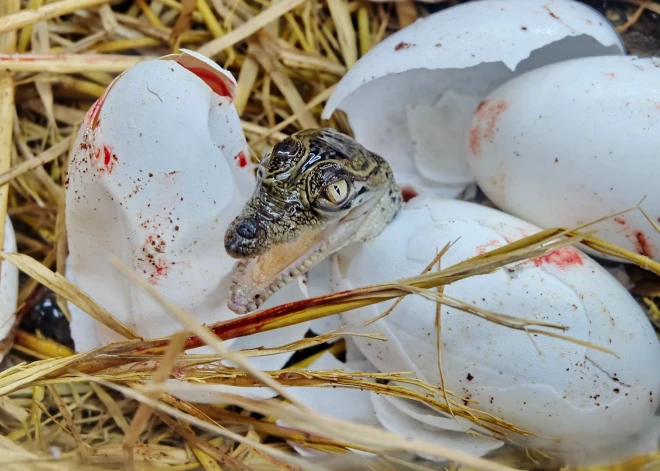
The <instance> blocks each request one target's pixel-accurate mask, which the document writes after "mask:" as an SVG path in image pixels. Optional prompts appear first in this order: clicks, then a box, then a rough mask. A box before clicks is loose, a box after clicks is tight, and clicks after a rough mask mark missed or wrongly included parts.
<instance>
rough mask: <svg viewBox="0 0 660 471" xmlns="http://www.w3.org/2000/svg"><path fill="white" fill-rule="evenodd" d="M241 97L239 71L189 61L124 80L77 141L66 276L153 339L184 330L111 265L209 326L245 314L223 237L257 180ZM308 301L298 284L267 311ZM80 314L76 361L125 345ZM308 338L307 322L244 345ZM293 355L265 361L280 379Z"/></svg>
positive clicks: (171, 60)
mask: <svg viewBox="0 0 660 471" xmlns="http://www.w3.org/2000/svg"><path fill="white" fill-rule="evenodd" d="M235 92H236V83H235V80H234V78H233V77H232V76H231V74H230V73H229V72H227V71H225V70H223V69H221V68H220V67H219V66H218V65H217V64H215V63H214V62H212V61H210V60H209V59H207V58H206V57H204V56H201V55H199V54H197V53H194V52H190V51H183V53H182V54H176V55H171V56H166V57H164V58H162V59H160V60H153V61H146V62H142V63H140V64H138V65H136V66H134V67H133V68H131V69H129V70H128V71H126V72H125V73H123V74H122V75H121V76H120V77H118V78H117V79H116V80H115V81H114V82H113V83H112V84H111V85H110V87H108V90H107V91H106V93H105V94H104V95H103V96H102V97H101V98H100V99H99V100H98V101H97V103H96V104H95V105H94V106H93V107H92V109H91V110H90V111H89V112H88V113H87V116H86V119H85V122H84V123H83V125H82V127H81V129H80V132H79V134H78V138H77V140H76V143H75V145H74V148H73V152H72V156H71V164H70V167H69V179H68V188H67V192H66V197H67V207H66V222H67V229H68V237H69V249H70V258H69V269H68V271H67V276H68V278H69V279H70V280H71V281H73V282H74V283H76V284H77V285H78V286H79V287H80V288H82V289H83V290H84V291H85V292H86V293H88V294H89V295H90V296H91V297H92V298H93V299H95V300H96V301H97V302H98V303H99V304H101V305H102V306H103V307H105V308H106V309H107V310H108V311H110V313H111V314H113V315H114V316H115V317H116V318H118V319H119V320H120V321H122V322H123V323H124V324H126V325H127V326H129V327H130V328H132V329H133V330H135V331H136V332H137V333H138V334H139V335H141V336H143V337H144V338H153V337H161V336H166V335H171V334H173V333H174V332H177V331H180V330H181V329H182V326H181V325H180V324H179V323H178V322H176V321H174V320H172V318H171V317H170V316H169V315H168V314H167V312H166V311H165V310H164V309H163V308H162V307H161V306H160V305H159V304H158V303H157V302H156V301H154V300H153V299H152V298H151V297H150V296H149V295H148V294H146V293H145V292H144V291H142V290H141V289H140V288H139V287H137V286H136V285H135V284H134V283H133V282H131V281H130V280H128V279H127V278H125V277H124V276H122V275H121V274H120V273H118V272H117V271H116V270H115V269H114V268H113V267H112V266H111V265H110V263H109V256H110V255H111V254H112V255H115V256H117V257H118V258H119V259H120V260H121V261H122V262H123V263H124V264H126V265H127V266H129V267H130V268H132V269H133V270H134V271H135V273H136V274H137V275H138V276H140V277H142V278H143V279H144V280H146V281H148V282H149V283H151V284H152V285H153V286H154V287H156V288H157V289H158V291H159V292H160V293H161V294H162V295H164V296H165V297H166V298H167V299H169V300H170V301H172V302H174V303H176V304H177V305H179V306H181V307H183V308H184V309H186V310H187V311H188V312H190V313H191V314H193V315H194V316H195V318H196V319H197V320H198V321H199V322H200V323H203V324H211V323H214V322H219V321H222V320H227V319H232V318H234V317H235V316H236V314H234V313H233V312H231V311H230V310H229V309H228V308H227V305H226V304H227V296H228V291H229V286H230V284H231V277H232V275H231V271H232V267H233V265H234V263H235V260H234V259H232V258H230V257H229V256H228V255H227V254H226V252H225V250H224V246H223V237H224V233H225V230H226V229H227V227H228V225H229V223H230V222H231V221H232V220H233V219H234V218H235V217H236V216H237V215H238V213H239V212H240V209H241V206H242V205H243V204H244V203H245V202H246V201H247V199H248V197H249V196H250V195H251V193H252V191H253V189H254V186H255V178H254V175H253V169H252V168H251V164H250V161H249V157H248V156H249V154H248V152H249V151H248V147H247V143H246V141H245V136H244V134H243V132H242V129H241V124H240V119H239V117H238V114H237V112H236V110H235V108H234V105H233V99H234V97H235ZM302 297H303V292H302V291H301V289H300V287H299V285H297V284H296V283H291V284H290V285H287V286H286V287H285V288H284V289H282V290H280V291H279V292H278V293H277V294H276V296H274V297H273V298H272V299H271V300H269V302H270V303H271V305H276V304H278V303H282V302H286V301H292V300H295V299H301V298H302ZM70 307H71V310H72V315H73V322H72V331H73V339H74V342H75V344H76V349H77V350H78V351H85V350H88V349H90V348H95V347H97V346H99V345H103V344H106V343H109V342H111V341H116V340H120V337H119V336H118V335H117V334H116V333H114V332H112V331H110V329H108V328H106V327H105V326H102V325H100V324H98V323H96V322H95V321H93V320H91V319H90V318H89V316H87V315H86V314H85V313H83V312H81V311H80V310H79V309H77V308H76V307H75V306H70ZM306 329H307V326H306V325H305V324H301V325H298V326H293V327H292V328H289V329H282V330H278V331H277V335H273V334H272V333H265V334H260V335H255V336H251V337H249V338H247V339H241V340H239V341H237V346H238V348H246V346H248V347H249V346H266V347H275V346H279V345H282V344H286V343H288V342H292V341H295V340H298V339H300V338H302V337H303V336H304V333H305V331H306ZM196 351H197V352H202V351H205V352H209V351H210V349H207V348H204V349H199V350H196ZM290 356H291V354H283V355H277V356H274V357H265V358H266V359H259V360H257V363H259V364H260V365H261V366H263V367H268V366H271V367H272V368H274V369H277V368H279V367H281V366H282V365H283V364H284V363H285V362H286V361H287V359H288V358H289V357H290ZM273 360H274V362H273Z"/></svg>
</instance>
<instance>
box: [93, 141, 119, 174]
mask: <svg viewBox="0 0 660 471" xmlns="http://www.w3.org/2000/svg"><path fill="white" fill-rule="evenodd" d="M98 156H99V155H98V154H97V157H98ZM118 160H119V159H118V158H117V156H116V155H115V154H113V153H112V147H110V146H103V167H102V168H101V171H107V172H108V173H112V170H113V169H114V168H115V162H117V161H118Z"/></svg>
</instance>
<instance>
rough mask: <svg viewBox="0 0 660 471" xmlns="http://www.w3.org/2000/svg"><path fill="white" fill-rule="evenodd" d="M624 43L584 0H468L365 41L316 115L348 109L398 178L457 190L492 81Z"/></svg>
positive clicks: (449, 192) (465, 178) (448, 192)
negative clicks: (367, 46)
mask: <svg viewBox="0 0 660 471" xmlns="http://www.w3.org/2000/svg"><path fill="white" fill-rule="evenodd" d="M623 52H624V48H623V45H622V43H621V40H620V38H619V37H618V35H617V33H616V31H615V30H614V29H613V28H612V26H611V25H610V24H609V22H608V21H607V20H606V19H605V18H603V17H602V16H601V15H600V14H599V13H598V12H596V11H595V10H593V9H592V8H591V7H589V6H587V5H584V4H582V3H578V2H575V1H572V0H555V1H553V2H547V1H546V0H483V1H478V2H469V3H464V4H461V5H457V6H454V7H451V8H447V9H445V10H442V11H439V12H437V13H435V14H432V15H430V16H428V17H426V18H423V19H419V20H417V21H416V22H415V23H413V24H412V25H410V26H407V27H405V28H403V29H401V30H400V31H398V32H396V33H395V34H393V35H391V36H389V37H388V38H386V39H385V40H383V41H382V42H381V43H379V44H378V45H376V46H375V47H374V48H373V49H371V50H370V51H369V52H368V53H367V54H366V55H364V57H362V58H361V59H360V60H359V61H358V62H357V63H356V64H355V66H354V67H353V68H351V69H350V70H349V71H348V73H347V74H346V75H345V76H344V77H343V78H342V80H341V81H340V82H339V84H338V85H337V89H336V90H335V92H334V93H333V94H332V96H331V97H330V99H329V100H328V102H327V104H326V107H325V109H324V110H323V114H322V117H323V118H325V119H327V118H329V117H330V116H331V115H332V113H333V112H334V111H335V110H336V109H341V110H342V111H344V112H345V113H346V114H347V116H348V119H349V122H350V125H351V127H352V129H353V132H354V133H355V137H356V139H357V140H358V142H360V143H361V144H363V145H364V146H366V147H367V148H368V149H370V150H371V151H373V152H376V153H377V154H380V155H381V156H383V157H384V158H386V159H387V160H388V161H389V163H390V164H391V165H392V167H393V170H394V173H395V176H396V178H397V181H398V182H399V183H402V184H408V185H413V186H415V187H416V188H418V189H419V190H428V191H432V192H434V193H435V194H436V195H440V196H443V197H455V196H457V195H458V194H459V193H460V191H461V190H462V189H463V188H464V187H465V185H466V184H468V183H470V182H472V181H474V178H473V177H472V175H471V174H470V171H469V168H468V163H467V162H466V158H465V157H466V156H465V150H464V146H463V143H464V138H465V134H466V130H467V124H468V122H469V120H470V117H471V115H472V113H473V111H474V110H475V108H476V107H477V105H478V104H479V102H480V101H481V100H482V99H483V98H484V97H485V96H486V95H487V94H488V93H489V92H490V91H492V90H494V89H495V88H496V87H497V86H499V85H501V84H502V83H504V82H506V81H507V80H509V79H511V78H513V77H515V76H517V75H520V74H521V73H524V72H525V71H528V70H532V69H535V68H537V67H540V66H543V65H546V64H549V63H554V62H558V61H562V60H568V59H572V58H576V57H585V56H593V55H606V54H610V55H612V54H623Z"/></svg>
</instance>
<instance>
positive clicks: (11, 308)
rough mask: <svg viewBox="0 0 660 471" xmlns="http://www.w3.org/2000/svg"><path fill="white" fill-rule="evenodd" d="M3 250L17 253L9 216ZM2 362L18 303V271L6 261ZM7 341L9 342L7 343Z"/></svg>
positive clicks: (0, 272) (0, 271) (1, 277)
mask: <svg viewBox="0 0 660 471" xmlns="http://www.w3.org/2000/svg"><path fill="white" fill-rule="evenodd" d="M2 250H3V251H4V252H7V253H12V252H16V235H15V233H14V226H13V225H12V223H11V219H9V216H6V217H5V240H4V244H3V247H2ZM0 263H1V264H2V267H1V268H0V360H1V359H2V358H4V355H5V353H7V351H8V350H9V348H11V345H12V343H13V339H9V338H8V337H9V335H10V334H11V331H12V329H13V327H14V325H15V324H16V308H17V307H18V306H17V303H18V269H17V268H16V267H15V266H14V265H12V264H11V263H9V262H8V261H6V260H3V261H2V262H0ZM5 341H8V343H6V342H5Z"/></svg>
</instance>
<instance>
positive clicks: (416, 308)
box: [335, 197, 660, 464]
mask: <svg viewBox="0 0 660 471" xmlns="http://www.w3.org/2000/svg"><path fill="white" fill-rule="evenodd" d="M538 231H539V229H538V228H537V227H536V226H533V225H531V224H529V223H527V222H524V221H522V220H520V219H517V218H515V217H513V216H510V215H507V214H505V213H502V212H500V211H498V210H495V209H491V208H487V207H484V206H480V205H477V204H472V203H466V202H461V201H455V200H438V199H428V198H424V197H418V198H415V199H413V200H412V201H411V202H410V203H408V205H407V206H406V208H405V209H404V210H402V211H401V212H400V213H399V214H398V215H397V217H396V218H395V219H394V220H393V221H392V223H391V224H390V225H389V226H388V227H387V228H386V229H385V231H384V232H383V233H382V234H381V235H380V236H379V237H378V238H377V239H375V240H374V241H373V242H371V243H368V244H353V245H352V246H349V247H347V248H345V249H344V250H342V251H341V252H340V253H339V256H338V259H337V269H338V271H339V273H341V275H338V274H337V273H336V274H335V276H341V277H343V282H344V283H345V284H344V285H343V286H342V288H344V289H346V288H357V287H362V286H367V285H372V284H376V283H383V282H389V281H392V280H396V279H401V278H406V277H410V276H415V275H418V274H420V273H421V272H422V271H423V270H424V268H425V266H426V265H427V264H428V263H429V261H430V260H432V259H433V257H434V256H435V255H436V253H437V252H436V251H437V250H438V249H439V248H442V247H444V246H445V244H447V243H449V242H455V244H454V245H453V246H452V247H451V248H450V249H449V251H448V252H447V253H446V254H445V255H444V256H443V258H442V266H443V267H449V266H451V265H454V264H456V263H458V262H460V261H463V260H466V259H468V258H471V257H473V256H475V255H477V254H481V253H484V252H487V251H490V250H493V249H495V248H497V247H501V246H503V245H506V244H507V243H508V242H512V241H515V240H518V239H521V238H522V237H524V236H527V235H530V234H533V233H536V232H538ZM445 294H446V295H448V296H451V297H453V298H457V299H460V300H462V301H465V302H467V303H469V304H471V305H475V306H477V307H480V308H484V309H488V310H491V311H495V312H498V313H503V314H509V315H513V316H518V317H524V318H528V319H534V320H538V321H544V322H549V323H554V324H561V325H564V326H567V327H568V328H569V330H568V331H567V332H566V334H567V335H569V336H571V337H573V338H576V339H579V340H584V341H588V342H592V343H594V344H597V345H601V346H603V347H606V348H609V349H612V350H613V351H614V352H615V353H616V355H610V354H607V353H603V352H600V351H597V350H592V349H587V348H585V347H582V346H579V345H576V344H573V343H569V342H567V341H564V340H559V339H555V338H551V337H547V336H543V335H538V336H536V335H535V336H534V337H533V341H534V342H532V341H531V340H530V337H528V336H527V335H526V334H525V333H524V332H521V331H517V330H512V329H508V328H506V327H503V326H499V325H496V324H493V323H490V322H487V321H485V320H483V319H481V318H478V317H475V316H472V315H469V314H466V313H463V312H460V311H458V310H456V309H453V308H447V307H443V308H442V360H443V369H444V378H445V383H446V386H447V388H448V389H449V390H451V391H453V392H454V393H456V394H458V395H460V396H462V397H465V398H468V399H471V400H474V401H478V404H475V403H472V404H470V406H471V407H474V408H477V409H480V410H483V411H485V412H488V413H491V414H493V415H495V416H499V417H502V418H503V419H504V420H507V421H510V422H512V423H514V424H515V425H516V426H518V427H520V428H522V429H525V430H528V431H531V432H533V433H536V434H539V435H542V437H540V436H537V437H534V436H530V437H522V436H513V437H512V438H515V440H516V441H517V442H518V443H519V444H521V445H526V446H531V447H537V448H542V449H544V450H546V451H548V452H552V453H557V454H559V455H561V456H562V457H564V458H565V459H567V460H568V461H569V462H571V463H576V464H581V463H590V462H594V461H598V460H600V459H605V460H607V459H609V458H611V457H612V456H613V455H617V456H619V455H618V454H624V455H625V454H627V453H628V452H630V450H639V446H638V445H639V443H640V442H639V440H640V437H643V435H644V434H643V433H642V432H643V431H645V430H646V429H647V427H650V421H651V418H652V416H653V414H654V412H655V410H656V406H657V404H658V400H659V399H658V395H659V394H660V373H659V372H658V371H657V368H656V365H658V363H659V362H660V343H659V342H658V339H657V337H656V335H655V333H654V331H653V328H652V326H651V324H650V323H649V320H648V319H647V318H646V316H645V314H644V312H643V311H642V310H641V308H640V306H639V305H638V304H637V303H636V301H635V300H634V299H633V298H632V297H631V296H630V294H629V293H628V292H627V291H626V290H625V289H624V288H623V287H622V286H621V285H620V284H619V283H618V282H617V281H616V280H615V279H614V278H613V277H612V276H611V275H610V274H609V273H608V272H607V271H606V270H605V269H603V268H602V267H601V266H600V265H598V264H597V263H596V262H595V261H593V260H592V259H591V258H589V257H588V256H587V255H585V254H584V253H582V252H580V251H578V250H577V249H574V248H571V247H567V248H562V249H560V250H557V251H555V252H553V253H551V254H548V255H545V256H543V257H540V258H538V259H536V260H531V261H523V262H519V263H516V264H512V265H510V266H507V267H506V268H501V269H499V270H497V271H495V272H493V273H491V274H488V275H482V276H476V277H472V278H468V279H465V280H462V281H459V282H456V283H452V284H451V285H448V286H446V287H445ZM391 304H392V302H384V303H380V304H376V305H373V306H368V307H365V308H362V309H359V310H355V311H351V312H348V313H345V314H342V318H343V321H344V323H346V324H347V328H348V329H349V330H350V331H357V332H370V333H374V332H380V333H383V334H384V336H385V337H387V338H388V339H389V340H388V341H387V342H373V341H371V340H369V339H365V338H360V337H355V338H354V339H353V341H354V342H355V344H356V345H357V346H358V348H360V350H361V351H362V353H363V354H364V355H365V356H366V357H367V358H368V359H369V360H370V361H371V362H372V363H373V364H374V365H375V366H376V367H378V368H379V369H380V370H381V371H389V372H396V371H414V372H416V374H417V376H418V377H420V378H423V379H424V380H426V381H427V382H429V383H431V384H435V385H438V384H440V377H439V372H438V365H437V344H436V330H435V327H434V322H435V309H436V306H435V304H434V303H433V302H431V301H428V300H426V299H424V298H421V297H419V296H408V297H406V298H404V300H403V301H402V302H401V303H400V304H399V305H398V306H397V307H396V309H395V310H394V311H393V312H392V313H391V314H390V315H389V316H387V317H386V318H384V319H381V320H379V321H377V322H376V323H374V324H371V325H369V326H368V327H366V328H364V327H361V326H362V324H363V323H364V322H365V321H367V320H369V319H372V318H374V317H376V316H378V315H379V314H381V313H383V312H385V311H386V310H387V309H388V308H389V307H390V306H391ZM537 347H538V348H539V349H540V350H541V352H542V354H539V353H538V351H537ZM407 415H410V414H407ZM655 438H657V435H655ZM646 445H647V442H644V446H646ZM642 448H643V447H642Z"/></svg>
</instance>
